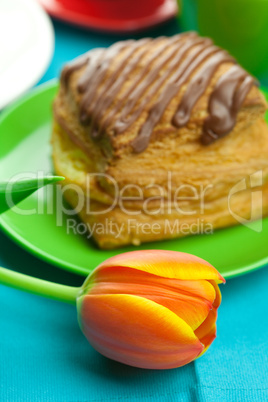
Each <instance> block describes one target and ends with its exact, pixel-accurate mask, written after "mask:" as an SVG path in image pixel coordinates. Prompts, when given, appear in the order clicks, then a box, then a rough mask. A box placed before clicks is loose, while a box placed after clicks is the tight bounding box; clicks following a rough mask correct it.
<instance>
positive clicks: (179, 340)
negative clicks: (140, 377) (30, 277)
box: [77, 250, 224, 369]
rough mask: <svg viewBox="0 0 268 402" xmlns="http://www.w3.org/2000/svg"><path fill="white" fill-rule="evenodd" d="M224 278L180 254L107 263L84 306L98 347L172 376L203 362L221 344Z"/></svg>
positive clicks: (83, 316)
mask: <svg viewBox="0 0 268 402" xmlns="http://www.w3.org/2000/svg"><path fill="white" fill-rule="evenodd" d="M221 282H224V279H223V278H222V276H221V275H220V274H219V273H218V271H216V269H215V268H213V267H212V266H211V265H210V264H209V263H208V262H206V261H204V260H202V259H200V258H198V257H195V256H193V255H189V254H185V253H179V252H175V251H160V250H149V251H146V250H144V251H134V252H129V253H125V254H121V255H117V256H115V257H112V258H110V259H108V260H107V261H105V262H103V263H102V264H100V265H99V266H98V267H97V268H96V269H95V270H94V271H93V273H92V274H91V275H90V276H89V277H88V279H87V280H86V281H85V283H84V285H83V287H82V291H81V295H80V296H79V297H78V299H77V306H78V316H79V323H80V327H81V329H82V331H83V333H84V334H85V336H86V338H87V339H88V341H89V342H90V343H91V345H92V346H93V347H94V348H95V349H96V350H98V351H99V352H100V353H102V354H103V355H104V356H107V357H109V358H111V359H114V360H117V361H119V362H121V363H125V364H128V365H131V366H136V367H142V368H150V369H168V368H174V367H179V366H183V365H184V364H187V363H189V362H191V361H192V360H194V359H196V358H197V357H198V356H200V355H201V354H202V353H203V352H204V351H205V350H206V349H207V348H208V347H209V346H210V345H211V343H212V342H213V340H214V339H215V337H216V318H217V309H218V307H219V305H220V301H221V294H220V291H219V287H218V283H221Z"/></svg>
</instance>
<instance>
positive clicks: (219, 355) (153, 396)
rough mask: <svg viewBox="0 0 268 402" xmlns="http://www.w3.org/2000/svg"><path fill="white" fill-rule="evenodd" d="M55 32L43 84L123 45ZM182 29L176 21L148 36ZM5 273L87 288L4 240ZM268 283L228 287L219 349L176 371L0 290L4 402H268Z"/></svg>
mask: <svg viewBox="0 0 268 402" xmlns="http://www.w3.org/2000/svg"><path fill="white" fill-rule="evenodd" d="M54 26H55V31H56V48H55V55H54V58H53V61H52V63H51V65H50V67H49V69H48V71H47V73H46V74H45V76H44V77H43V79H42V82H45V81H47V80H48V79H50V78H53V77H55V76H58V74H59V71H60V69H61V67H62V65H63V63H64V62H65V61H67V60H70V59H72V58H74V57H75V56H77V55H79V54H81V53H83V52H85V51H87V50H88V49H90V48H92V47H96V46H107V45H110V44H111V43H113V42H114V41H115V40H118V39H119V37H116V36H113V35H110V36H107V35H101V34H96V33H90V32H87V31H84V30H80V29H78V28H74V27H70V26H67V25H65V24H61V23H55V24H54ZM178 29H179V28H178V26H177V23H176V22H175V21H174V22H171V23H170V24H168V25H166V26H164V27H162V28H161V29H159V28H158V29H157V30H154V31H153V32H150V33H149V35H158V34H167V35H171V34H173V33H175V32H178ZM235 247H243V245H235ZM222 252H223V253H225V252H226V250H222ZM0 265H1V266H5V267H8V268H10V269H15V270H20V272H24V273H26V274H29V275H35V276H38V277H42V278H44V279H48V280H52V281H55V282H61V283H65V284H70V285H71V284H72V285H77V286H78V285H79V284H81V283H82V280H83V279H82V278H81V277H79V276H76V275H73V274H71V273H68V272H64V271H62V270H60V269H58V268H56V267H53V266H50V265H49V264H46V263H44V262H42V261H40V260H38V259H37V258H35V257H33V256H31V255H30V254H28V253H27V252H25V251H24V250H22V249H20V248H19V247H18V246H16V245H15V244H14V243H13V242H12V241H11V240H9V239H8V238H7V237H6V236H5V235H3V234H1V233H0ZM267 283H268V270H267V268H264V269H262V270H260V271H256V272H254V273H251V274H249V275H246V276H243V277H239V278H236V279H233V280H230V281H228V282H227V284H226V285H225V286H222V287H221V288H222V294H223V302H222V306H221V307H220V310H219V319H218V337H217V339H216V340H215V342H214V343H213V345H212V347H211V348H210V350H209V351H208V352H207V353H206V354H205V355H204V356H202V357H201V358H200V359H198V360H197V361H195V362H194V363H192V364H189V365H188V366H186V367H182V368H179V369H174V370H168V371H152V370H140V369H136V368H132V367H127V366H124V365H122V364H119V363H116V362H113V361H111V360H108V359H106V358H104V357H102V356H101V355H99V354H98V353H97V352H95V351H94V349H92V348H91V346H90V345H89V344H88V343H87V341H86V339H85V338H84V337H83V335H82V333H81V332H80V330H79V327H78V325H77V319H76V311H75V308H74V307H73V306H70V305H66V304H63V303H60V302H56V301H51V300H48V299H45V298H41V297H37V296H34V295H31V294H27V293H23V292H20V291H18V290H14V289H9V288H6V287H4V286H0V400H1V401H92V402H100V401H120V402H121V401H140V400H142V401H145V402H147V401H148V402H151V401H152V402H155V401H167V402H169V401H187V402H188V401H192V402H194V401H202V402H203V401H215V402H216V401H217V402H225V401H226V402H231V401H267V400H268V382H267V372H268V364H267V356H268V319H267V315H268V297H267Z"/></svg>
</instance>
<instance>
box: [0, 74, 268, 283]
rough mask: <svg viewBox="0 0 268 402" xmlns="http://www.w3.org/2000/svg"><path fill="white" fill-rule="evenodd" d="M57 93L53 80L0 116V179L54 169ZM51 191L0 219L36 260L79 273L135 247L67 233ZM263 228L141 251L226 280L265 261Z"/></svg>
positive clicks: (267, 238) (267, 229) (267, 240)
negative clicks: (197, 264) (172, 255)
mask: <svg viewBox="0 0 268 402" xmlns="http://www.w3.org/2000/svg"><path fill="white" fill-rule="evenodd" d="M56 90H57V83H56V82H55V81H53V82H50V83H48V84H45V85H43V86H40V87H38V88H37V89H36V90H35V91H33V92H32V93H31V94H30V95H28V96H27V97H24V98H23V99H22V100H20V101H19V102H17V103H16V104H14V106H13V107H12V108H9V109H8V110H6V111H5V112H4V113H2V115H1V118H0V133H1V134H0V181H1V180H4V179H9V178H11V177H12V176H14V175H18V174H22V173H23V177H24V178H25V177H26V176H27V177H32V176H31V174H32V175H33V174H36V173H37V172H38V171H40V172H42V174H43V173H45V174H48V173H51V172H52V171H53V168H52V162H51V158H50V155H51V148H50V143H49V138H50V132H51V103H52V99H53V97H54V95H55V92H56ZM55 192H56V188H55V187H52V186H48V187H47V188H44V189H41V190H38V192H36V193H35V194H33V195H32V196H30V197H29V198H28V199H26V200H24V201H23V202H22V203H21V204H20V208H21V209H23V210H27V211H29V210H33V211H31V214H30V215H21V214H17V213H16V212H15V211H12V210H11V211H8V212H6V213H4V214H3V215H2V216H1V218H0V223H1V226H2V229H3V230H4V231H5V232H6V233H7V234H8V235H9V236H10V237H12V238H13V239H14V240H15V241H16V242H17V243H19V244H20V245H21V246H23V247H24V248H26V249H27V250H29V251H30V252H31V253H33V254H35V255H36V256H38V257H40V258H42V259H44V260H46V261H48V262H50V263H53V264H55V265H58V266H60V267H62V268H64V269H68V270H70V271H73V272H76V273H79V274H88V273H89V272H90V271H91V270H92V269H93V268H94V267H95V266H96V265H98V264H99V263H100V262H101V261H103V260H104V259H106V258H108V257H111V256H112V255H115V254H118V253H121V252H124V251H129V250H136V249H137V247H132V246H131V247H124V248H122V249H120V250H118V249H117V250H115V251H103V250H99V249H98V248H97V247H96V246H95V245H94V243H93V242H92V241H90V240H88V239H86V238H85V237H84V236H81V235H75V234H74V233H73V232H69V233H67V227H66V221H65V217H64V216H62V217H61V215H60V216H58V217H57V205H56V204H55V198H56V197H55V194H56V193H55ZM34 209H36V210H38V212H40V213H37V212H35V211H34ZM61 218H62V222H61ZM259 224H260V222H259ZM262 224H263V229H262V231H261V232H260V233H257V232H255V231H253V230H251V229H250V228H248V227H244V226H241V225H240V226H235V227H232V228H228V229H222V230H217V231H216V232H215V233H214V234H213V235H198V236H190V237H187V238H184V239H179V240H178V239H177V240H170V241H162V242H155V243H148V244H143V245H142V246H141V247H140V248H142V249H167V250H177V251H184V252H187V253H191V254H196V255H197V256H199V257H202V258H204V259H205V260H207V261H209V262H210V263H211V264H213V265H214V266H215V267H216V268H217V269H218V270H219V271H220V272H221V274H222V275H223V276H224V277H225V278H231V277H234V276H237V275H241V274H244V273H246V272H250V271H253V270H255V269H258V268H261V267H263V266H265V264H267V263H268V247H267V244H268V219H264V220H263V221H262Z"/></svg>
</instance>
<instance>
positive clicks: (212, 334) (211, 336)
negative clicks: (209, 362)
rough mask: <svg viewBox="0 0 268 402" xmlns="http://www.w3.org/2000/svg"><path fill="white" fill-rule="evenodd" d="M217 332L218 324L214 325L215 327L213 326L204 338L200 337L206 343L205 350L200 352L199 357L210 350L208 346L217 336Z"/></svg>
mask: <svg viewBox="0 0 268 402" xmlns="http://www.w3.org/2000/svg"><path fill="white" fill-rule="evenodd" d="M216 332H217V331H216V325H214V327H212V328H211V330H210V331H209V333H207V334H206V336H204V338H202V339H200V342H201V343H202V344H203V345H204V350H203V352H201V353H200V355H199V356H198V357H200V356H202V355H203V354H204V353H205V352H206V351H207V350H208V348H209V347H210V345H211V344H212V342H213V341H214V339H215V338H216Z"/></svg>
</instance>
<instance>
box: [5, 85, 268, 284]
mask: <svg viewBox="0 0 268 402" xmlns="http://www.w3.org/2000/svg"><path fill="white" fill-rule="evenodd" d="M57 86H58V80H57V79H56V78H54V79H52V80H49V81H47V82H45V83H44V84H41V85H39V86H37V87H35V88H34V89H32V90H31V91H29V92H28V93H27V94H26V95H24V96H23V97H21V98H20V99H18V100H17V101H16V102H14V103H13V104H12V105H11V106H9V107H7V108H6V109H5V110H3V111H2V112H1V113H0V126H1V124H2V122H3V121H4V120H5V118H6V117H7V116H8V115H9V114H10V113H12V112H13V111H15V110H16V109H17V108H18V107H19V106H21V105H23V104H24V103H25V102H27V101H28V100H30V99H32V98H33V97H36V96H38V94H39V93H42V92H43V91H48V90H51V89H52V88H55V89H56V88H57ZM261 90H262V92H264V93H265V94H266V95H267V96H268V89H266V88H263V87H261ZM0 229H1V230H2V231H3V232H4V233H5V234H6V235H7V236H8V237H9V238H11V239H12V240H13V241H14V242H15V243H16V244H18V245H19V246H20V247H21V248H23V249H24V250H26V251H28V252H30V253H31V254H33V255H34V256H36V257H37V258H39V259H41V260H43V261H45V262H47V263H49V264H52V265H55V266H57V267H59V268H61V269H64V270H68V271H70V272H73V273H75V274H77V275H81V276H83V275H85V276H86V275H88V271H86V270H85V269H84V268H81V267H79V265H74V264H72V263H71V264H70V263H68V262H66V261H64V265H63V261H62V260H61V259H59V258H57V257H55V256H53V255H51V254H49V253H46V252H45V251H43V250H42V249H40V248H39V247H36V246H35V245H33V244H32V243H30V242H28V241H27V240H25V239H24V237H23V236H21V235H19V234H18V233H16V232H15V231H13V229H11V228H10V227H9V226H8V225H5V221H4V220H3V219H2V217H1V216H0ZM267 264H268V256H267V257H266V258H263V259H261V260H257V261H256V262H255V263H253V264H249V265H245V266H243V267H241V268H237V269H234V270H232V271H229V272H228V273H226V274H224V277H225V279H231V278H235V277H238V276H241V275H245V274H247V273H251V272H254V271H256V270H258V269H261V268H264V267H265V266H266V265H267Z"/></svg>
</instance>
